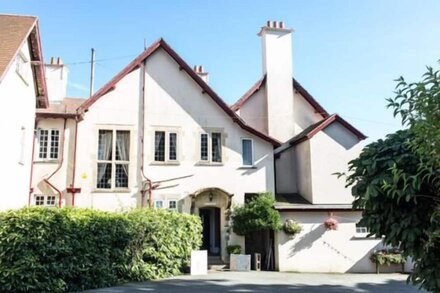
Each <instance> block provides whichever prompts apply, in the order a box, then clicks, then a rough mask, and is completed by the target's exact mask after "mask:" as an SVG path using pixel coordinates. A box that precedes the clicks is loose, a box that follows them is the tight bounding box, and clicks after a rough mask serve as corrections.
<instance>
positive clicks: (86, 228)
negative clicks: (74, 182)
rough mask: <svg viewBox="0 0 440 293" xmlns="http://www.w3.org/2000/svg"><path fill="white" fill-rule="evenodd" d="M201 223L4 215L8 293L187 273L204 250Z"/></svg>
mask: <svg viewBox="0 0 440 293" xmlns="http://www.w3.org/2000/svg"><path fill="white" fill-rule="evenodd" d="M201 229H202V228H201V224H200V220H199V218H198V217H195V216H190V215H185V214H179V213H175V212H167V211H161V210H150V209H144V210H134V211H131V212H128V213H119V214H118V213H109V212H101V211H96V210H85V209H67V208H64V209H53V208H52V209H50V208H26V209H21V210H16V211H7V212H4V213H0V292H11V291H13V292H65V291H78V290H84V289H90V288H99V287H106V286H111V285H114V284H117V283H121V282H126V281H143V280H148V279H155V278H163V277H167V276H171V275H175V274H178V273H180V271H181V270H182V268H183V267H185V266H186V265H188V262H189V258H190V255H191V250H192V249H197V248H198V247H199V246H200V244H201Z"/></svg>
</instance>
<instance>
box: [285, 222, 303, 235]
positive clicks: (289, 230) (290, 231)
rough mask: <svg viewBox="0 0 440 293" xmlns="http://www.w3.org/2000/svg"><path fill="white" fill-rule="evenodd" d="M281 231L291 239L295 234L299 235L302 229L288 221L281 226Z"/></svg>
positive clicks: (295, 223)
mask: <svg viewBox="0 0 440 293" xmlns="http://www.w3.org/2000/svg"><path fill="white" fill-rule="evenodd" d="M283 231H284V233H286V234H287V235H290V236H291V237H293V236H295V235H296V234H299V233H300V232H301V231H302V228H301V226H300V225H299V224H298V223H297V222H296V221H294V220H292V219H288V220H286V221H285V222H284V224H283Z"/></svg>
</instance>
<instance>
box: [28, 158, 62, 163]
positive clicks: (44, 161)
mask: <svg viewBox="0 0 440 293" xmlns="http://www.w3.org/2000/svg"><path fill="white" fill-rule="evenodd" d="M58 163H59V160H58V159H52V160H50V159H48V160H44V159H43V160H36V161H34V164H58Z"/></svg>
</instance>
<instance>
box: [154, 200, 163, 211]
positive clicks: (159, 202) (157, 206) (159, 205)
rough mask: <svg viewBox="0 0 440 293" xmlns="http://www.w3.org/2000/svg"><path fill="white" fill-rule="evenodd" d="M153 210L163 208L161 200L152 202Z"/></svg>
mask: <svg viewBox="0 0 440 293" xmlns="http://www.w3.org/2000/svg"><path fill="white" fill-rule="evenodd" d="M154 208H156V209H162V208H163V200H155V201H154Z"/></svg>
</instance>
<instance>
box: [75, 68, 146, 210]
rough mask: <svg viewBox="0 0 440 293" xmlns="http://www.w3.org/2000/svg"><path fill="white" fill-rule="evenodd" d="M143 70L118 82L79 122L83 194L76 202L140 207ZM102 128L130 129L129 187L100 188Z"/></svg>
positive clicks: (99, 206) (79, 184) (78, 183)
mask: <svg viewBox="0 0 440 293" xmlns="http://www.w3.org/2000/svg"><path fill="white" fill-rule="evenodd" d="M139 80H140V71H139V69H138V70H135V71H133V72H131V73H129V74H128V75H127V76H126V77H124V78H123V79H122V80H121V81H120V82H118V83H117V85H116V87H115V89H114V90H112V91H110V92H108V93H107V94H106V95H104V96H103V97H101V98H100V99H99V100H98V101H96V102H95V103H94V104H93V105H92V106H91V107H90V108H89V111H88V112H86V113H85V115H84V120H83V121H81V122H79V124H78V144H77V165H76V174H75V175H76V178H75V181H76V183H75V185H76V187H80V188H81V189H82V190H81V193H80V194H77V195H76V199H75V205H76V206H79V207H87V208H96V209H101V210H110V211H121V210H126V209H130V208H134V207H136V206H137V202H138V198H139V196H138V188H139V185H138V182H139V179H138V176H139V168H140V166H139V164H138V163H137V162H138V160H137V158H138V153H139V150H138V135H139V134H138V117H139V116H138V115H139V111H140V110H139V98H140V84H139ZM100 129H109V130H113V129H116V130H129V131H130V166H129V182H128V184H129V188H127V189H124V190H111V191H104V190H97V189H96V177H97V163H96V159H97V153H98V132H99V130H100Z"/></svg>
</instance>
